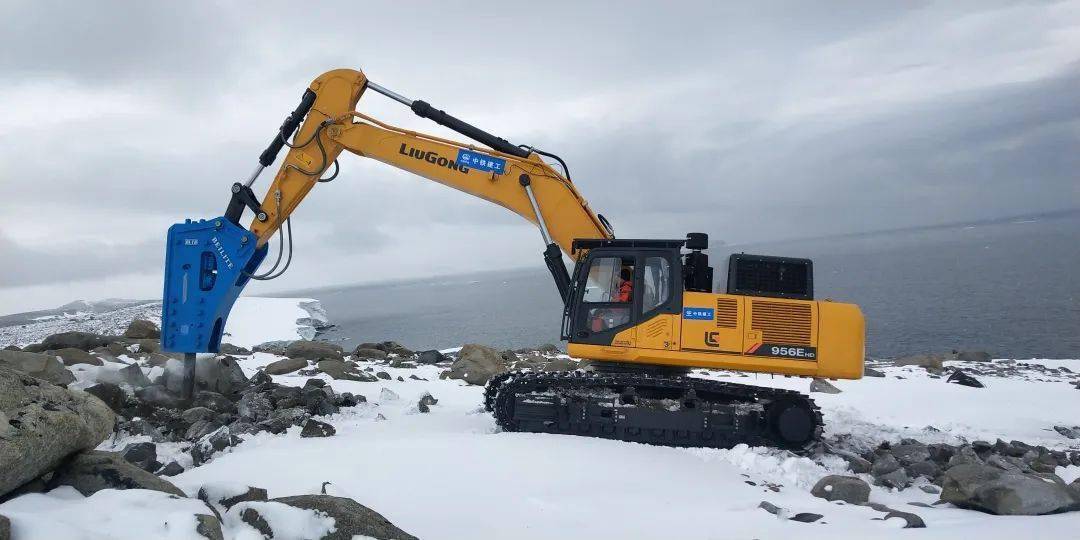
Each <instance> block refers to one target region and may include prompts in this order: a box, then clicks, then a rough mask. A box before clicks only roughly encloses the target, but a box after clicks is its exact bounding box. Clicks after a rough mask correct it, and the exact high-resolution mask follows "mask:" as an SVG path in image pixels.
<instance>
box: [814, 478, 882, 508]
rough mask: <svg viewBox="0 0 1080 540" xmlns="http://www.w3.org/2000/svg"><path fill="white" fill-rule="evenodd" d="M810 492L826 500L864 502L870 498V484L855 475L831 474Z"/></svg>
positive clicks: (819, 481)
mask: <svg viewBox="0 0 1080 540" xmlns="http://www.w3.org/2000/svg"><path fill="white" fill-rule="evenodd" d="M810 494H811V495H813V496H815V497H820V498H822V499H825V500H826V501H844V502H846V503H848V504H862V503H864V502H867V501H869V500H870V484H867V483H866V482H865V481H863V480H862V479H861V478H856V477H854V476H839V475H829V476H826V477H824V478H822V479H821V480H818V482H817V484H814V488H813V489H811V490H810Z"/></svg>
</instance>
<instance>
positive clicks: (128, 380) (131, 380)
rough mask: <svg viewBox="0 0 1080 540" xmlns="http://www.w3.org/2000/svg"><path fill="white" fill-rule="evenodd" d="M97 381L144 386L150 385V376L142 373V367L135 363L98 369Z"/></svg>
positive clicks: (137, 386) (135, 386)
mask: <svg viewBox="0 0 1080 540" xmlns="http://www.w3.org/2000/svg"><path fill="white" fill-rule="evenodd" d="M97 380H98V382H109V383H113V384H126V385H128V386H130V387H132V388H145V387H147V386H150V385H152V384H153V383H152V382H150V378H149V377H147V376H146V373H143V370H142V368H140V367H139V366H138V365H136V364H129V365H127V366H124V367H122V368H120V369H116V370H113V369H109V370H100V371H98V376H97Z"/></svg>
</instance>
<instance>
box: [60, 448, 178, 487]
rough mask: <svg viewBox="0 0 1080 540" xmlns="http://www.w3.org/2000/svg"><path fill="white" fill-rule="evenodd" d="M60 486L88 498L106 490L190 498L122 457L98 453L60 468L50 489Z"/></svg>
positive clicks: (72, 461) (88, 452) (92, 453)
mask: <svg viewBox="0 0 1080 540" xmlns="http://www.w3.org/2000/svg"><path fill="white" fill-rule="evenodd" d="M58 486H71V487H73V488H75V489H76V490H77V491H78V492H79V493H82V494H83V496H86V497H89V496H90V495H93V494H94V493H97V492H98V491H101V490H103V489H150V490H154V491H161V492H164V493H169V494H171V495H176V496H179V497H186V496H187V495H186V494H184V492H183V491H181V490H180V488H178V487H176V486H174V485H172V484H171V483H170V482H168V481H167V480H163V479H161V478H159V477H157V476H154V475H153V474H150V473H148V472H146V471H144V470H142V469H140V468H138V467H136V466H135V465H132V464H131V463H128V462H127V461H125V460H124V458H122V457H120V454H116V453H113V452H102V451H98V450H90V451H87V452H83V453H81V454H77V455H76V456H75V457H74V458H72V459H71V460H69V461H67V462H65V463H64V464H63V465H61V466H60V467H59V468H57V469H56V471H55V473H54V474H53V477H52V479H51V480H50V481H49V488H50V489H53V488H56V487H58Z"/></svg>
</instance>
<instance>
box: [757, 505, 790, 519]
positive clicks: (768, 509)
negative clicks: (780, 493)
mask: <svg viewBox="0 0 1080 540" xmlns="http://www.w3.org/2000/svg"><path fill="white" fill-rule="evenodd" d="M757 507H758V508H761V509H762V510H764V511H766V512H768V513H770V514H772V515H774V516H779V515H780V514H781V513H782V512H783V511H784V509H783V508H780V507H779V506H776V505H775V504H773V503H771V502H769V501H761V502H760V503H758V505H757Z"/></svg>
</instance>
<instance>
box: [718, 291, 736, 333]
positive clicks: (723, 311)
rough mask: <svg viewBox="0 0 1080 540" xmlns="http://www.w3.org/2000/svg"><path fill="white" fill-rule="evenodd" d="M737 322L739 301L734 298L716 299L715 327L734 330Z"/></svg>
mask: <svg viewBox="0 0 1080 540" xmlns="http://www.w3.org/2000/svg"><path fill="white" fill-rule="evenodd" d="M738 320H739V301H738V300H736V299H734V298H717V299H716V326H717V327H719V328H735V327H737V326H738Z"/></svg>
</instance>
